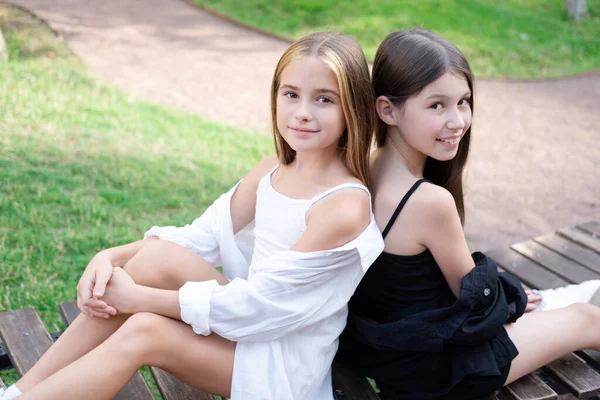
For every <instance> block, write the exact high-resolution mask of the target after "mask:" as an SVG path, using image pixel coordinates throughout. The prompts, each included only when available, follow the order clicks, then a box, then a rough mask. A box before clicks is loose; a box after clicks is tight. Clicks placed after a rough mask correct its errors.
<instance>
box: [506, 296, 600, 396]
mask: <svg viewBox="0 0 600 400" xmlns="http://www.w3.org/2000/svg"><path fill="white" fill-rule="evenodd" d="M599 317H600V312H599V311H598V310H597V309H596V307H594V306H591V305H589V304H575V305H572V306H569V307H565V308H561V309H557V310H551V311H541V312H536V313H526V314H524V315H523V316H522V317H521V318H519V319H518V320H517V321H516V322H515V323H512V324H507V325H506V326H505V328H506V332H507V333H508V336H509V337H510V339H511V340H512V342H513V343H514V344H515V346H516V347H517V350H519V355H518V356H517V357H516V358H515V359H514V360H513V361H512V364H511V368H510V372H509V374H508V378H507V380H506V383H505V385H508V384H509V383H512V382H513V381H515V380H517V379H519V378H520V377H522V376H524V375H527V374H528V373H530V372H533V371H535V370H536V369H538V368H541V367H542V366H544V365H546V364H548V363H550V362H552V361H554V360H556V359H557V358H560V357H562V356H563V355H565V354H567V353H569V352H572V351H575V350H581V349H586V348H592V347H596V346H598V340H599V339H598V338H596V337H595V336H596V335H597V333H596V332H595V330H594V329H592V327H593V325H594V324H595V323H598V322H600V318H599ZM594 321H596V322H594Z"/></svg>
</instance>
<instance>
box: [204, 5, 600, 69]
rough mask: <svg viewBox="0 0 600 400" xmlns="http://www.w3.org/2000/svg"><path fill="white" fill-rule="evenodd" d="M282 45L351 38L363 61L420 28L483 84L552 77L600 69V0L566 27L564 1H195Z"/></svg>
mask: <svg viewBox="0 0 600 400" xmlns="http://www.w3.org/2000/svg"><path fill="white" fill-rule="evenodd" d="M194 1H195V2H196V3H197V4H199V5H201V6H203V7H206V8H208V9H211V10H213V11H216V12H217V13H220V14H222V15H226V16H229V17H231V18H233V19H236V20H239V21H241V22H243V23H245V24H247V25H250V26H254V27H257V28H259V29H262V30H264V31H268V32H271V33H274V34H276V35H278V36H281V37H284V38H287V39H297V38H299V37H302V36H304V35H306V34H307V33H310V32H314V31H319V30H335V31H339V32H343V33H346V34H348V35H351V36H352V37H354V38H355V39H357V40H358V42H359V43H360V44H361V46H362V47H363V49H364V51H365V53H366V55H367V58H369V59H371V60H372V59H373V58H374V55H375V50H376V49H377V46H378V45H379V43H380V42H381V41H382V40H383V39H384V38H385V36H386V35H387V34H388V33H390V32H392V31H395V30H399V29H407V28H413V27H415V26H420V27H423V28H426V29H429V30H432V31H434V32H436V33H438V34H440V35H442V36H443V37H445V38H447V39H448V40H450V41H451V42H453V43H454V44H456V45H457V46H458V47H459V48H460V49H461V50H462V51H463V52H464V53H465V55H466V56H467V57H468V59H469V61H470V63H471V66H472V68H473V69H474V71H475V73H476V74H477V75H478V76H482V77H536V78H537V77H554V76H563V75H569V74H576V73H581V72H585V71H590V70H595V69H599V68H600V0H588V1H587V9H588V15H587V17H586V19H585V20H583V21H580V22H574V21H570V20H569V19H568V18H567V16H566V12H565V0H504V1H489V0H421V1H414V0H377V1H373V0H244V1H239V0H194Z"/></svg>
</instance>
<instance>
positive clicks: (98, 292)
mask: <svg viewBox="0 0 600 400" xmlns="http://www.w3.org/2000/svg"><path fill="white" fill-rule="evenodd" d="M111 275H112V269H110V268H106V269H105V270H103V271H102V272H97V275H96V283H95V285H94V290H93V294H94V297H96V298H101V297H102V296H104V292H105V291H106V284H107V283H108V281H109V280H110V277H111Z"/></svg>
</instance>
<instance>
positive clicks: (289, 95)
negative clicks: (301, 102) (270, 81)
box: [283, 90, 298, 99]
mask: <svg viewBox="0 0 600 400" xmlns="http://www.w3.org/2000/svg"><path fill="white" fill-rule="evenodd" d="M283 97H287V98H288V99H297V98H298V95H297V94H296V93H294V92H291V91H289V90H288V91H285V92H283Z"/></svg>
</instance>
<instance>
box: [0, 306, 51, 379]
mask: <svg viewBox="0 0 600 400" xmlns="http://www.w3.org/2000/svg"><path fill="white" fill-rule="evenodd" d="M0 337H1V338H2V342H3V343H4V345H5V346H6V350H7V353H8V356H9V357H10V360H11V361H12V364H13V366H14V367H15V369H16V370H17V372H18V373H19V375H21V376H23V375H24V374H25V373H26V372H27V371H29V370H30V369H31V367H33V366H34V365H35V363H36V362H37V361H38V360H39V359H40V357H41V356H42V355H43V354H44V353H45V352H46V350H48V349H49V348H50V346H51V345H52V338H50V334H49V333H48V331H47V330H46V327H45V326H44V324H43V323H42V320H41V319H40V317H39V316H38V315H37V313H36V312H35V310H33V309H32V308H26V309H23V310H17V311H11V312H3V313H0Z"/></svg>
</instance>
